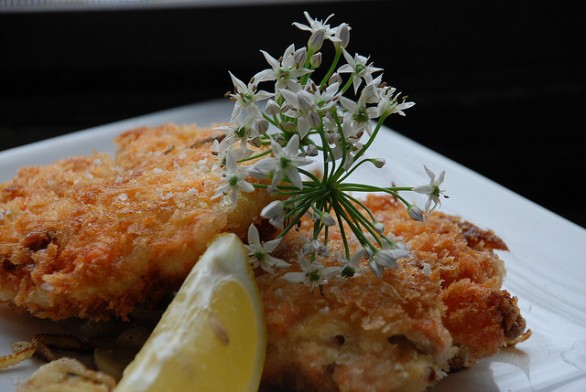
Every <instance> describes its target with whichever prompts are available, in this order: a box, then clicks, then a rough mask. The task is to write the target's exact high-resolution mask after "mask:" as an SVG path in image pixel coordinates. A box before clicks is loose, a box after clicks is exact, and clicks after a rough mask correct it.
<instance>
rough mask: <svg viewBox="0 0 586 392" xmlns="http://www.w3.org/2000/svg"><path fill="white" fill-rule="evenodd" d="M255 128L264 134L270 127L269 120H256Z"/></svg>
mask: <svg viewBox="0 0 586 392" xmlns="http://www.w3.org/2000/svg"><path fill="white" fill-rule="evenodd" d="M253 126H254V129H255V130H256V131H257V132H258V133H260V134H261V135H264V134H265V133H266V132H267V130H268V129H269V122H268V121H267V120H265V119H261V120H256V121H255V122H254V124H253Z"/></svg>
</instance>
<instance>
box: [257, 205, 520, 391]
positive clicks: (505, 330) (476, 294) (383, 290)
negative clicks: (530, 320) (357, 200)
mask: <svg viewBox="0 0 586 392" xmlns="http://www.w3.org/2000/svg"><path fill="white" fill-rule="evenodd" d="M366 205H367V206H368V207H369V208H370V209H371V211H372V212H373V213H374V215H375V216H376V218H377V220H378V221H379V222H381V223H383V224H384V225H385V229H386V230H387V231H388V232H390V233H394V235H396V236H398V237H399V238H402V240H403V241H404V242H405V243H406V244H408V246H409V248H410V250H411V252H412V254H413V257H412V258H409V259H407V258H405V259H402V260H401V261H400V263H399V264H400V266H399V268H397V269H395V270H392V269H387V270H385V273H384V275H383V277H382V278H378V277H376V276H374V275H373V274H370V273H367V274H364V275H361V276H356V277H353V278H351V279H334V280H331V281H330V282H329V283H328V284H327V285H325V286H323V290H322V292H320V291H319V290H311V289H310V288H309V287H303V286H299V284H294V283H289V282H287V281H285V280H284V279H279V278H275V277H274V276H273V275H270V274H267V273H259V276H258V277H257V281H258V283H259V286H260V289H261V293H262V297H263V302H264V305H265V313H266V322H267V330H268V337H269V341H268V349H267V360H266V365H265V371H264V374H263V384H262V386H263V388H262V390H263V391H364V390H368V391H423V390H425V389H426V388H427V387H429V386H431V385H433V384H435V383H436V382H437V381H438V380H440V379H441V378H443V377H445V375H446V372H448V371H450V370H454V369H457V368H461V367H467V366H471V365H472V364H473V363H474V362H475V361H477V360H478V359H480V358H483V357H486V356H489V355H492V354H494V353H496V352H497V351H499V350H500V349H502V348H504V347H506V346H508V345H511V344H514V343H516V342H518V341H521V340H523V339H525V338H527V337H528V336H529V333H525V320H524V319H523V317H522V316H521V314H520V311H519V308H518V307H517V302H516V299H515V298H513V297H511V296H510V294H509V293H508V292H506V291H505V290H502V289H501V285H502V282H503V278H504V276H505V268H504V265H503V261H502V260H501V259H500V258H499V257H498V255H497V254H496V253H495V252H494V250H495V249H499V250H506V245H505V244H504V242H503V241H502V240H501V239H500V238H498V237H497V236H496V235H495V234H494V233H492V232H490V231H485V230H481V229H479V228H477V227H476V226H474V225H472V224H470V223H468V222H465V221H463V220H461V219H459V218H457V217H454V216H449V215H445V214H442V213H433V214H432V215H431V216H430V217H429V218H428V219H427V221H426V222H425V223H422V222H417V221H414V220H412V219H410V218H409V217H408V215H407V213H406V211H405V209H404V207H403V206H402V205H400V204H399V203H397V202H396V201H395V200H394V199H393V198H390V197H382V196H371V197H369V198H368V200H367V201H366ZM311 226H312V225H311V223H310V222H304V224H303V225H302V226H301V228H300V230H299V231H298V232H297V233H294V232H290V234H289V235H288V237H285V241H284V242H283V243H282V244H281V245H282V246H281V247H280V248H279V249H280V252H281V254H280V255H279V256H280V257H282V258H284V259H285V260H288V261H290V262H292V263H294V262H295V258H296V257H297V253H298V251H299V250H300V249H301V247H302V246H303V244H304V243H306V242H307V241H308V240H309V238H310V237H309V236H310V235H311ZM330 238H331V241H330V242H329V246H330V248H331V255H330V257H329V258H328V259H327V260H323V262H324V265H326V266H332V265H336V263H337V261H336V259H337V258H338V257H339V255H340V252H341V251H342V249H343V248H342V245H341V241H340V239H339V234H338V236H337V237H336V232H332V233H331V237H330ZM353 246H356V244H354V245H353Z"/></svg>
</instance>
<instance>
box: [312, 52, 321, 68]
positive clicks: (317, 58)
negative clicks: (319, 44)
mask: <svg viewBox="0 0 586 392" xmlns="http://www.w3.org/2000/svg"><path fill="white" fill-rule="evenodd" d="M321 62H322V54H321V52H317V53H316V54H314V55H313V56H311V58H310V59H309V63H310V64H311V66H312V67H313V68H319V66H320V65H321Z"/></svg>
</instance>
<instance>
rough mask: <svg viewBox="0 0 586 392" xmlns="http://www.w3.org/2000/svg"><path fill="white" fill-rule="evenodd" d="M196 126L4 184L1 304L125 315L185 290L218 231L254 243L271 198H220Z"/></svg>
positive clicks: (44, 311)
mask: <svg viewBox="0 0 586 392" xmlns="http://www.w3.org/2000/svg"><path fill="white" fill-rule="evenodd" d="M218 136H219V135H218V134H217V133H216V132H215V131H213V130H210V129H200V128H197V127H196V126H178V125H171V124H170V125H164V126H160V127H157V128H140V129H135V130H132V131H128V132H126V133H124V134H122V135H120V136H119V137H118V138H116V140H115V142H116V144H117V146H118V148H117V151H116V153H115V155H114V156H110V155H108V154H104V153H95V154H93V155H91V156H78V157H71V158H68V159H64V160H62V161H59V162H56V163H54V164H50V165H46V166H31V167H24V168H22V169H21V170H20V171H19V172H18V174H17V175H16V176H15V177H14V178H13V179H12V180H11V181H8V182H5V183H3V184H1V185H0V301H5V302H10V303H12V304H14V305H15V306H17V307H18V308H21V309H25V310H26V311H28V312H30V313H31V314H33V315H35V316H38V317H42V318H50V319H53V320H60V319H65V318H69V317H80V318H88V319H94V320H100V319H108V318H110V317H122V318H124V317H127V315H128V314H129V313H130V312H131V311H132V310H133V309H134V308H135V307H136V306H137V305H145V306H151V305H153V306H154V305H155V304H156V303H157V302H158V301H159V300H160V299H161V298H163V297H164V296H167V295H169V293H172V292H173V291H174V290H176V289H178V287H179V286H180V284H181V283H182V282H183V279H184V278H185V276H187V274H188V272H189V271H190V269H191V268H192V266H193V265H194V263H195V262H196V261H197V260H198V258H199V256H200V255H201V254H202V253H203V252H204V251H205V249H206V247H207V243H208V241H209V240H210V239H211V238H212V237H213V236H214V235H215V234H216V233H220V232H234V233H237V234H238V235H240V236H245V235H246V230H247V228H248V226H249V225H250V224H251V223H252V222H254V221H256V220H257V219H258V216H259V212H260V210H261V209H262V208H263V207H264V206H265V205H266V204H267V203H268V202H269V199H268V196H267V193H266V192H255V193H250V194H242V195H241V197H239V202H238V206H237V208H234V207H233V206H232V205H231V203H230V201H229V199H228V198H216V199H213V198H212V196H213V195H214V193H215V191H216V189H217V187H218V185H219V181H220V171H219V170H218V169H217V168H216V167H215V166H214V165H216V164H217V163H218V160H217V159H216V157H215V156H213V155H212V142H213V140H214V139H215V138H217V137H218Z"/></svg>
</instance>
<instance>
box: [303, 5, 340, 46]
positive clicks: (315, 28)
mask: <svg viewBox="0 0 586 392" xmlns="http://www.w3.org/2000/svg"><path fill="white" fill-rule="evenodd" d="M303 14H304V15H305V19H307V22H309V25H304V24H301V23H298V22H293V26H295V27H297V28H298V29H300V30H304V31H309V32H311V36H310V37H309V41H308V46H309V50H311V51H314V52H315V51H317V50H319V49H320V48H321V46H322V44H323V41H324V40H326V39H327V40H330V41H332V42H334V43H336V42H340V41H341V39H340V38H339V37H338V36H336V32H337V30H336V29H332V28H330V25H329V24H328V21H329V20H330V18H331V17H332V16H334V14H331V15H330V16H328V17H327V18H326V20H324V21H321V20H318V19H313V18H312V17H311V16H310V15H309V13H307V12H304V13H303Z"/></svg>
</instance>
